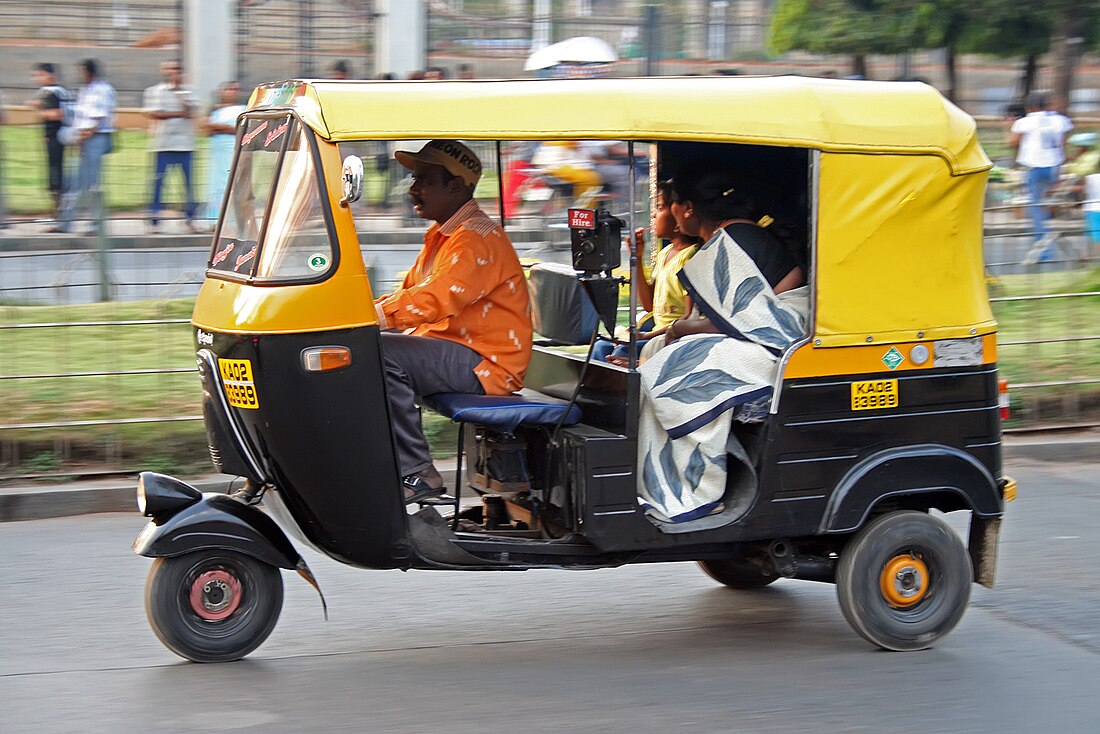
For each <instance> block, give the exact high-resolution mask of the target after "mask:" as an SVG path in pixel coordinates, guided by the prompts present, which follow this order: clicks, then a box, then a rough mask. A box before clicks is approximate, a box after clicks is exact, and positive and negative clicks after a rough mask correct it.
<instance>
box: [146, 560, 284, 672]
mask: <svg viewBox="0 0 1100 734" xmlns="http://www.w3.org/2000/svg"><path fill="white" fill-rule="evenodd" d="M282 606H283V578H282V576H281V575H280V573H279V569H277V568H275V567H274V566H271V565H269V564H266V563H263V562H261V561H258V560H256V559H255V558H252V557H251V556H246V555H244V554H242V553H236V552H234V551H229V550H202V551H196V552H194V553H188V554H186V555H182V556H176V557H174V558H157V559H155V560H154V561H153V566H152V568H150V569H149V577H148V579H147V580H146V582H145V614H146V616H147V617H148V618H149V625H150V626H151V627H152V628H153V632H154V633H155V634H156V636H157V638H158V639H159V640H160V641H161V642H162V643H164V646H165V647H167V648H168V649H169V650H171V651H172V652H174V653H176V654H177V655H179V656H180V657H182V658H186V659H187V660H191V661H193V662H196V663H221V662H228V661H230V660H238V659H240V658H243V657H244V656H245V655H247V654H248V653H250V652H252V651H253V650H255V649H256V648H257V647H259V646H260V644H262V643H263V641H264V640H266V639H267V636H268V635H270V634H271V630H273V629H274V628H275V622H276V621H278V619H279V612H280V611H281V610H282Z"/></svg>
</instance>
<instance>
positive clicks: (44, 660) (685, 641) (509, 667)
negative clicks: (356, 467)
mask: <svg viewBox="0 0 1100 734" xmlns="http://www.w3.org/2000/svg"><path fill="white" fill-rule="evenodd" d="M1009 469H1010V473H1012V474H1013V475H1014V476H1016V477H1017V478H1018V479H1019V481H1020V498H1019V500H1017V501H1016V502H1015V503H1013V504H1012V505H1010V506H1009V508H1010V512H1009V514H1008V517H1007V519H1006V522H1005V525H1004V533H1003V535H1002V543H1001V552H1002V559H1001V570H1000V580H999V583H998V586H997V588H996V589H994V590H986V589H983V588H981V587H974V594H973V596H972V603H971V607H970V610H969V611H968V613H967V615H966V617H965V618H964V619H963V621H962V623H961V624H960V625H959V627H958V628H957V629H956V630H955V632H954V633H953V634H952V635H951V636H949V637H947V638H946V639H945V640H943V641H941V642H940V644H939V645H938V646H937V647H936V648H935V649H932V650H928V651H925V652H919V653H886V652H881V651H878V650H875V649H873V648H872V647H871V646H869V645H868V644H867V643H866V642H864V641H863V640H862V639H861V638H859V637H858V636H856V634H855V633H854V632H852V631H851V630H850V629H849V628H848V626H847V624H846V623H845V621H844V619H843V617H842V616H841V614H840V611H839V609H838V607H837V604H836V598H835V594H834V589H833V587H831V586H827V585H823V584H814V583H810V582H798V581H780V582H778V583H776V584H775V585H773V586H772V587H769V588H767V589H764V590H761V591H756V592H735V591H730V590H728V589H725V588H722V587H719V586H716V585H715V584H714V583H713V582H712V581H711V580H710V579H708V578H707V577H705V576H704V575H703V574H702V573H701V572H699V571H698V570H697V569H696V568H695V567H694V566H693V565H689V564H663V565H654V566H630V567H626V568H622V569H616V570H603V571H588V572H564V571H530V572H525V573H460V572H412V573H407V574H403V573H400V572H396V571H392V572H382V571H356V570H353V569H349V568H345V567H342V566H340V565H338V564H336V563H335V562H332V561H329V560H327V559H324V558H321V557H318V556H317V555H316V554H313V553H309V556H308V560H309V562H310V563H311V564H312V565H313V568H314V571H315V572H316V574H317V576H318V577H319V579H320V581H321V585H322V588H323V589H324V590H325V594H326V596H327V598H328V602H329V609H330V613H331V619H330V621H328V622H327V623H326V622H324V621H323V618H322V615H321V609H320V604H319V603H318V601H317V597H316V594H315V593H314V592H313V590H312V589H311V588H309V587H308V586H307V585H306V584H305V583H304V582H302V581H301V580H299V579H298V578H297V577H296V576H293V575H290V574H284V580H285V583H286V591H287V594H286V596H287V598H286V606H285V608H284V612H283V616H282V618H281V620H280V622H279V625H278V626H277V627H276V629H275V631H274V633H273V634H272V636H271V638H269V640H268V641H267V642H266V643H265V644H264V645H263V646H262V647H261V648H260V649H259V650H257V651H256V652H255V653H253V654H252V656H250V657H249V658H248V659H246V660H244V661H241V662H237V663H231V664H223V665H195V664H191V663H186V662H183V661H181V660H179V659H178V658H176V657H175V656H174V655H172V654H171V653H169V652H168V651H167V650H165V649H164V648H163V647H161V645H160V643H159V642H158V641H157V640H156V639H155V638H154V636H153V634H152V632H151V631H150V630H149V628H148V626H147V624H146V622H145V618H144V612H143V610H142V587H143V583H144V577H145V573H146V570H147V569H148V566H149V561H148V560H147V559H144V558H139V557H137V556H134V555H132V554H131V553H130V551H129V544H130V542H131V540H132V539H133V537H134V536H135V535H136V534H137V532H138V531H139V529H140V527H141V526H142V522H143V521H142V519H141V518H139V517H137V516H135V515H89V516H84V517H72V518H62V519H54V520H40V521H32V522H22V523H18V522H16V523H6V524H2V525H0V730H2V731H5V732H23V731H33V732H53V731H126V730H129V731H136V730H143V731H156V732H175V731H196V730H206V731H214V732H220V731H265V732H284V731H290V732H296V731H301V732H307V731H325V732H334V731H375V732H426V731H431V730H441V731H442V730H446V731H455V732H498V731H499V732H525V733H526V732H544V731H545V732H550V731H554V732H558V731H564V732H572V731H579V732H594V731H601V732H602V731H614V732H650V731H662V732H663V731H690V732H731V731H744V732H796V731H797V732H802V731H815V732H823V731H845V732H847V731H857V732H858V731H869V732H879V731H913V732H916V731H920V732H997V733H998V734H1002V733H1004V732H1042V731H1054V730H1056V731H1058V732H1059V734H1069V733H1071V732H1095V731H1097V718H1098V717H1097V714H1098V713H1100V697H1098V696H1097V692H1096V682H1097V681H1098V680H1100V577H1098V576H1097V575H1096V574H1093V573H1091V572H1089V571H1088V564H1089V563H1090V562H1091V561H1090V560H1089V559H1090V558H1092V557H1093V556H1095V555H1096V554H1097V551H1098V550H1100V536H1098V535H1097V533H1096V532H1095V530H1094V527H1095V522H1096V520H1095V518H1096V517H1098V516H1100V463H1095V464H1064V465H1058V464H1044V463H1023V462H1017V463H1015V464H1014V465H1012V466H1010V467H1009ZM951 520H952V522H953V524H955V525H965V519H964V518H953V517H952V518H951ZM959 520H963V522H962V523H960V522H959Z"/></svg>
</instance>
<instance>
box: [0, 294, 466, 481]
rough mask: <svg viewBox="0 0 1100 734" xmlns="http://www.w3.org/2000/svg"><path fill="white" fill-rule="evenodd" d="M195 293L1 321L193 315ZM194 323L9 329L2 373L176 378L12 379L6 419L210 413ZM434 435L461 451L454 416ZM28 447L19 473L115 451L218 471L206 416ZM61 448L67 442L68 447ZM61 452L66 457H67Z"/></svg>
mask: <svg viewBox="0 0 1100 734" xmlns="http://www.w3.org/2000/svg"><path fill="white" fill-rule="evenodd" d="M193 306H194V300H193V299H172V300H157V301H139V302H129V303H97V304H88V305H82V306H12V305H7V306H0V326H10V325H14V324H50V323H54V324H56V323H74V324H81V323H83V324H88V323H89V322H100V321H146V320H164V319H181V318H182V319H188V318H190V315H191V310H192V308H193ZM194 367H195V350H194V345H193V342H192V336H191V327H190V326H189V325H188V324H139V325H113V326H98V325H73V326H51V327H40V328H33V329H2V330H0V374H3V375H43V374H56V373H80V372H108V371H118V370H142V369H184V370H186V371H185V372H181V373H175V374H152V375H147V374H142V375H96V376H80V377H40V378H33V379H13V380H5V381H4V382H3V384H4V400H2V401H0V424H3V425H26V424H36V423H47V422H51V423H52V422H67V421H87V420H96V419H99V420H111V419H120V418H164V417H173V418H178V417H182V416H198V415H201V385H200V382H199V379H198V375H197V373H196V372H195V371H194ZM424 431H425V435H426V436H427V438H428V441H429V444H431V446H432V450H433V454H434V455H436V456H450V455H453V454H454V446H455V441H456V438H457V434H456V429H455V427H454V425H453V424H452V423H451V422H450V421H449V420H447V419H445V418H442V417H440V416H438V415H435V414H432V413H428V412H425V414H424ZM0 438H4V439H7V440H11V441H16V442H19V443H20V449H19V455H20V457H21V460H20V462H19V465H20V466H19V469H20V471H21V472H26V473H42V472H51V471H56V470H59V469H61V468H63V467H64V466H79V465H80V464H81V463H82V461H88V462H94V461H95V460H96V457H97V456H99V457H102V456H103V455H104V454H106V453H113V454H115V456H116V458H117V459H118V460H119V461H121V462H122V463H124V464H126V465H129V466H136V465H137V466H142V467H146V468H152V469H163V470H165V471H168V470H174V471H185V472H191V473H193V472H195V471H206V470H209V469H210V464H209V460H208V458H207V454H206V446H205V434H204V431H203V427H202V423H201V421H194V422H177V423H148V424H136V425H121V426H87V427H69V428H48V429H20V430H12V431H4V432H3V433H0ZM59 444H64V446H65V448H64V449H63V450H59V449H58V448H57V447H58V445H59ZM61 454H66V455H65V456H62V455H61Z"/></svg>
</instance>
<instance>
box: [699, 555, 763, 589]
mask: <svg viewBox="0 0 1100 734" xmlns="http://www.w3.org/2000/svg"><path fill="white" fill-rule="evenodd" d="M697 563H698V564H699V568H701V569H703V573H705V574H706V575H707V576H710V577H711V578H712V579H714V580H715V581H717V582H718V583H720V584H724V585H725V586H728V587H729V588H731V589H762V588H764V587H765V586H767V585H768V584H770V583H772V582H773V581H775V580H776V579H778V578H779V574H777V573H769V572H768V571H765V570H764V569H762V568H761V567H760V566H757V565H756V564H754V563H752V562H750V561H749V560H748V559H747V558H746V557H745V556H735V557H733V558H722V559H720V560H714V561H697Z"/></svg>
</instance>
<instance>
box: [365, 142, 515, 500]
mask: <svg viewBox="0 0 1100 734" xmlns="http://www.w3.org/2000/svg"><path fill="white" fill-rule="evenodd" d="M394 157H395V158H396V159H397V162H398V163H400V164H401V165H402V166H404V167H405V168H407V169H409V170H411V171H412V185H411V186H410V187H409V198H410V199H411V200H412V204H413V209H414V211H415V212H416V213H417V215H418V216H420V217H421V218H422V219H428V220H431V221H433V222H434V224H432V225H431V226H430V227H428V231H427V232H426V233H425V235H424V247H423V248H422V249H421V250H420V253H419V254H418V255H417V258H416V262H415V263H413V266H412V267H411V268H410V269H409V272H408V274H407V275H406V276H405V280H404V281H403V282H402V284H401V287H400V288H398V289H397V290H396V291H394V292H393V293H391V294H390V295H388V296H384V297H382V298H379V299H378V300H376V301H375V309H376V311H377V314H378V324H379V327H380V328H382V329H383V332H382V359H383V366H384V369H385V375H386V393H387V395H388V397H389V402H390V413H391V418H392V421H393V432H394V437H395V438H396V441H397V447H396V450H397V460H398V465H399V468H400V470H401V476H402V481H403V484H404V490H405V501H406V503H409V502H416V501H418V500H422V499H425V498H428V497H433V496H438V495H440V494H442V492H443V477H442V476H440V474H439V472H438V471H437V470H436V468H435V466H434V465H433V464H432V458H431V454H430V453H429V451H428V442H427V440H425V438H424V432H423V429H422V428H421V425H420V413H419V411H418V410H417V409H416V405H415V399H416V396H417V395H431V394H433V393H438V392H459V393H473V394H476V395H482V394H484V395H507V394H508V393H511V392H513V391H515V390H519V389H520V388H521V387H523V376H524V374H525V373H526V371H527V363H528V361H529V360H530V358H531V315H530V307H529V305H528V301H527V281H526V280H525V278H524V276H523V270H522V268H521V267H520V264H519V258H517V257H516V252H515V250H514V249H513V248H512V243H511V241H509V239H508V235H506V234H505V233H504V230H503V229H502V228H501V226H500V225H499V224H498V223H496V222H495V221H493V220H492V219H489V217H488V216H486V214H485V212H483V211H482V210H481V208H480V207H478V205H477V202H475V201H474V198H473V195H474V187H475V186H477V182H478V180H479V179H480V178H481V161H480V160H479V159H478V157H477V156H476V155H474V153H473V151H471V150H470V149H469V148H467V147H466V146H465V145H463V144H461V143H459V142H456V141H453V140H432V141H430V142H429V143H427V144H426V145H425V146H424V147H423V148H421V149H420V150H419V151H417V152H415V153H409V152H405V151H398V152H397V153H396V154H395V156H394Z"/></svg>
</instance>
